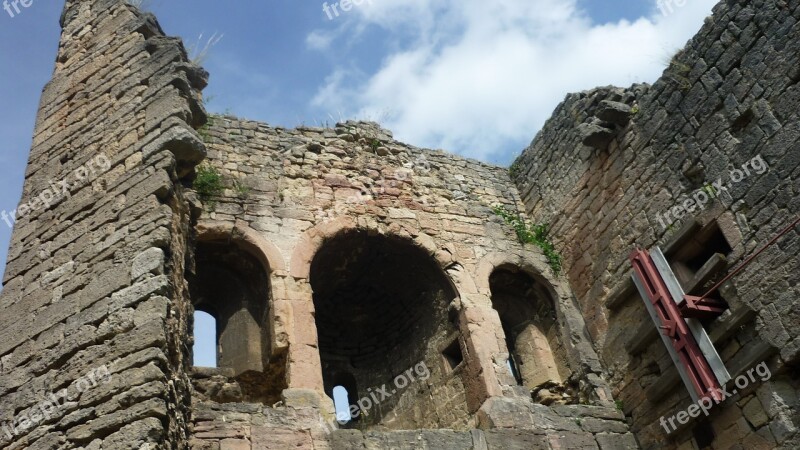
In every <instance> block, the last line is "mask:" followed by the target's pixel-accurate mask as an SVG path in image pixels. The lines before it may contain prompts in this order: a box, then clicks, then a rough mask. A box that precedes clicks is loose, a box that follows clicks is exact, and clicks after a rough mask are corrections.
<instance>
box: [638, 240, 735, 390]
mask: <svg viewBox="0 0 800 450" xmlns="http://www.w3.org/2000/svg"><path fill="white" fill-rule="evenodd" d="M630 259H631V263H632V264H633V275H632V277H633V281H634V284H635V285H636V287H637V289H638V290H639V293H640V294H641V296H642V299H643V300H644V303H645V306H646V307H647V310H648V313H649V314H650V317H651V318H652V319H653V322H654V324H655V326H656V327H658V328H659V329H660V330H661V333H660V335H661V338H662V340H663V341H664V344H665V346H666V348H667V351H668V352H669V354H670V356H671V357H672V360H673V363H674V364H675V366H676V368H677V369H678V373H679V374H680V376H681V379H682V380H683V383H684V385H686V388H687V390H688V391H689V394H690V395H691V397H692V400H693V401H695V402H696V401H699V400H700V399H701V398H705V397H711V398H713V399H714V400H722V398H721V396H722V394H721V392H720V390H719V389H720V387H721V386H722V385H724V384H725V383H726V382H727V381H728V380H730V375H729V374H728V371H727V370H726V369H725V365H724V364H723V362H722V360H721V358H720V357H719V355H718V354H717V352H716V350H715V349H714V345H713V343H712V342H711V340H710V339H709V338H708V335H707V334H706V332H705V330H704V329H703V326H702V324H700V322H699V321H698V320H697V319H694V318H686V316H684V315H683V314H682V313H681V308H682V307H683V309H687V307H686V306H682V305H684V304H686V305H688V304H689V301H687V300H686V299H685V297H686V296H685V294H684V292H683V289H682V288H681V286H680V284H679V283H678V280H677V278H676V277H675V275H674V274H673V273H672V270H671V269H670V267H669V264H668V263H667V260H666V258H664V255H663V254H662V253H661V250H660V249H659V248H655V249H654V250H653V251H652V252H651V253H650V254H648V253H647V252H645V251H644V250H639V249H637V250H635V251H634V252H633V253H631V255H630ZM692 301H694V300H692ZM704 306H705V305H704ZM714 306H716V305H714Z"/></svg>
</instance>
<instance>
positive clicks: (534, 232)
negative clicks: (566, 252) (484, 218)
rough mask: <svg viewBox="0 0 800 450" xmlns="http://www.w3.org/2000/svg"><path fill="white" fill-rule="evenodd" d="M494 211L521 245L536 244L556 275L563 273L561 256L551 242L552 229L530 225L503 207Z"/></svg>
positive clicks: (494, 208) (541, 225)
mask: <svg viewBox="0 0 800 450" xmlns="http://www.w3.org/2000/svg"><path fill="white" fill-rule="evenodd" d="M492 211H494V213H495V214H497V215H498V216H499V217H501V218H502V219H503V220H504V221H505V222H506V223H507V224H508V225H511V227H512V228H514V231H515V232H516V233H517V238H518V239H519V241H520V242H521V243H523V244H534V245H536V246H537V247H539V248H540V249H542V252H543V253H544V256H545V257H546V258H547V262H548V264H550V268H551V269H553V273H554V274H555V275H559V274H560V273H561V255H560V254H559V253H558V252H557V251H556V249H555V246H554V245H553V242H552V241H551V240H550V235H549V234H550V229H549V227H548V225H547V224H528V223H526V222H525V219H524V218H523V217H522V216H521V215H520V214H517V213H513V212H510V211H508V210H507V209H505V208H503V207H502V206H494V207H493V208H492Z"/></svg>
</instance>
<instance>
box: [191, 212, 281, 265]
mask: <svg viewBox="0 0 800 450" xmlns="http://www.w3.org/2000/svg"><path fill="white" fill-rule="evenodd" d="M197 239H198V241H206V242H207V241H219V240H231V241H232V243H234V244H236V245H238V246H240V247H241V248H242V249H243V250H245V251H247V252H248V253H250V254H251V255H253V256H255V257H256V258H257V259H258V260H259V261H260V262H261V264H263V265H264V268H265V269H267V270H268V272H271V273H275V272H285V271H286V269H287V267H286V261H285V260H284V258H283V255H281V252H280V250H278V247H276V246H275V245H274V244H273V243H272V242H269V241H268V240H266V239H264V238H263V237H262V236H261V235H260V234H259V233H258V232H257V231H256V230H254V229H252V228H250V227H248V226H247V225H243V224H240V223H236V224H233V223H230V222H213V221H201V222H200V223H198V224H197Z"/></svg>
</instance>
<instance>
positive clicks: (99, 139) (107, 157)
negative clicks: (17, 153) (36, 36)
mask: <svg viewBox="0 0 800 450" xmlns="http://www.w3.org/2000/svg"><path fill="white" fill-rule="evenodd" d="M61 26H62V27H63V34H62V38H61V42H60V44H59V50H58V57H57V60H56V68H55V72H54V74H53V79H52V81H50V83H48V85H47V86H46V87H45V88H44V92H43V94H42V99H41V104H40V109H39V114H38V117H37V121H36V129H35V135H34V138H33V145H32V148H31V153H30V157H29V162H28V168H27V172H26V179H25V185H24V189H23V195H22V202H21V205H30V207H28V206H20V208H19V211H18V217H20V218H19V219H18V221H17V223H16V225H15V227H14V232H13V236H12V242H11V249H10V250H9V257H8V265H7V267H6V271H5V276H4V278H3V283H4V289H3V292H2V296H1V297H0V309H2V315H0V399H2V401H0V430H2V432H0V447H2V448H4V449H45V448H47V449H49V448H91V449H99V448H115V449H124V448H131V449H133V448H136V449H138V448H144V447H142V446H143V445H144V444H145V443H150V444H156V443H159V444H160V446H159V448H179V447H181V444H180V443H181V442H185V441H186V439H187V431H186V423H187V421H188V417H189V410H188V408H187V406H188V404H187V403H185V402H183V401H181V400H180V399H181V398H185V397H186V395H187V392H189V390H190V387H189V380H188V377H186V375H185V370H184V366H185V365H186V360H185V355H186V345H185V343H183V342H180V341H178V340H177V338H178V336H180V335H181V333H185V330H186V321H185V320H186V313H187V308H186V304H187V302H186V301H184V300H182V298H184V297H185V293H184V291H183V263H184V262H183V259H184V253H185V249H186V244H185V243H186V236H187V235H188V228H189V223H188V221H189V215H188V214H187V211H188V209H187V205H186V202H185V201H184V193H183V192H184V189H183V187H182V185H181V178H182V177H185V176H186V174H187V173H190V172H191V169H192V167H193V166H194V164H196V163H197V162H198V161H200V160H201V159H202V158H203V156H204V153H205V149H204V146H203V143H202V141H201V140H200V138H199V136H198V135H197V134H196V133H195V132H194V130H193V127H195V126H199V125H202V124H203V123H204V122H205V119H206V116H205V113H204V111H203V107H202V105H201V103H200V102H199V94H198V90H199V89H201V88H203V87H204V86H205V79H206V75H207V74H206V73H205V72H203V71H202V70H201V69H199V68H197V67H194V66H192V65H191V64H189V63H188V62H187V61H188V59H187V57H186V53H185V51H184V49H183V46H182V44H181V43H180V41H179V40H176V39H173V38H168V37H165V36H164V34H163V32H162V31H161V29H160V27H159V26H158V24H157V23H156V22H155V20H154V18H153V17H152V16H150V15H147V14H142V13H140V12H138V11H137V10H135V9H134V8H133V7H130V6H128V5H126V4H125V3H123V2H121V1H110V0H92V1H71V0H70V1H67V2H66V6H65V8H64V13H63V16H62V19H61Z"/></svg>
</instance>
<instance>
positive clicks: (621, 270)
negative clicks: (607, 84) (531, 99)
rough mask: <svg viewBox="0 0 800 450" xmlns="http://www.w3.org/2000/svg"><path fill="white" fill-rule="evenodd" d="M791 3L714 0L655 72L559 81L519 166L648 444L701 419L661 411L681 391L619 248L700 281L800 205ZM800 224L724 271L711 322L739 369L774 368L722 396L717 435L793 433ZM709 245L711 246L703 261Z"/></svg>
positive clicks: (683, 434) (776, 438)
mask: <svg viewBox="0 0 800 450" xmlns="http://www.w3.org/2000/svg"><path fill="white" fill-rule="evenodd" d="M798 18H800V5H798V4H797V3H796V2H784V1H778V0H760V1H750V2H744V1H723V2H721V3H720V4H718V5H717V6H716V7H715V9H714V14H713V16H712V17H711V18H709V19H708V20H707V21H706V24H705V25H704V26H703V28H702V29H701V30H700V32H699V33H698V34H697V35H696V36H695V37H694V38H693V39H692V40H691V41H689V43H688V44H687V46H686V48H685V49H683V50H682V51H681V52H680V53H678V54H677V55H676V56H675V57H674V59H673V60H672V62H671V64H670V66H669V67H668V68H667V70H666V71H665V72H664V75H663V76H662V78H660V79H659V80H658V81H657V82H656V83H655V84H653V85H652V86H646V85H639V86H633V87H632V88H630V89H617V88H600V89H597V90H594V91H589V92H583V93H579V94H572V95H569V96H567V98H566V99H565V101H564V102H563V103H562V104H561V105H559V107H558V108H557V109H556V111H555V112H554V115H553V117H552V118H551V119H550V120H549V122H548V123H547V124H546V126H545V127H544V129H543V130H542V131H541V132H540V133H539V134H538V135H537V137H536V139H535V140H534V141H533V143H532V144H531V146H530V147H529V148H528V149H527V150H525V152H524V153H523V155H522V156H521V157H520V158H519V159H518V160H517V162H516V163H515V165H514V166H513V172H514V173H515V180H516V182H517V185H518V186H519V189H520V194H521V196H522V199H523V201H524V203H525V206H526V210H527V211H528V212H529V213H530V215H531V217H532V218H533V220H534V221H537V222H549V223H551V224H552V229H553V234H554V237H555V238H556V241H557V247H558V248H559V249H560V250H561V251H562V252H563V254H564V257H565V268H566V272H567V274H568V278H569V282H570V286H571V287H572V289H573V291H574V293H575V295H576V296H577V297H578V301H579V304H580V309H581V311H582V313H583V315H584V317H585V318H586V321H587V327H588V329H589V331H590V333H591V336H592V339H593V341H594V343H595V344H596V346H597V349H598V352H599V353H600V355H601V359H602V360H603V365H604V366H605V367H606V368H607V369H608V370H609V371H610V374H611V375H612V377H611V384H612V385H613V386H614V390H615V395H616V396H617V398H618V399H620V400H621V401H622V402H623V403H624V409H625V412H626V414H628V415H629V416H631V417H632V420H633V426H632V429H633V431H634V432H635V433H636V434H637V437H638V438H639V441H640V443H641V444H642V445H643V447H645V448H664V447H665V446H666V447H671V448H692V447H691V442H690V441H691V440H692V433H691V432H692V430H696V431H698V433H699V434H703V433H702V432H701V431H702V430H701V429H702V426H703V425H704V423H703V422H702V421H701V420H692V421H691V422H690V423H689V424H688V425H686V426H683V427H681V430H679V431H677V432H674V433H672V434H668V433H667V432H666V431H665V430H664V428H662V426H661V425H660V424H659V418H660V417H661V416H662V415H667V416H672V415H674V414H676V413H677V412H678V411H679V410H682V409H685V408H686V407H687V406H688V405H689V401H690V400H689V398H688V394H687V393H686V390H685V389H684V387H683V384H682V383H681V381H680V379H679V378H678V377H677V374H676V371H675V369H674V367H673V364H672V362H671V360H670V358H669V356H668V355H667V352H666V351H665V348H664V344H663V343H662V342H661V341H660V340H659V339H658V338H657V334H656V332H655V328H654V327H653V326H652V324H651V320H650V318H649V316H648V315H647V312H646V311H645V309H644V306H643V304H642V301H641V300H640V299H639V296H638V294H637V293H636V292H635V290H634V288H633V286H632V283H630V273H631V270H630V262H629V261H628V255H629V253H630V252H631V251H632V250H633V249H634V247H637V246H638V247H641V248H647V249H649V248H651V247H653V246H655V245H660V246H661V247H662V249H665V252H666V253H667V256H668V258H669V259H670V260H671V262H672V266H673V269H674V270H675V271H676V273H677V274H678V277H679V279H681V281H682V284H683V286H684V288H685V289H686V290H687V291H691V292H692V293H694V294H703V293H704V288H708V286H709V285H710V284H711V283H712V282H713V281H714V280H718V279H719V278H720V276H721V275H722V274H724V273H725V272H727V270H730V269H731V268H733V267H734V266H736V265H737V263H739V262H741V261H742V259H743V258H745V257H746V256H748V255H750V254H752V253H753V252H754V251H755V250H756V249H757V248H759V247H760V246H761V245H762V244H765V243H767V242H768V241H769V240H770V239H771V238H772V237H773V236H775V235H776V234H777V233H778V231H779V230H780V229H782V228H783V227H784V226H786V225H788V224H789V223H790V222H792V221H794V220H795V219H796V218H797V214H798V211H800V195H799V194H800V146H798V138H800V135H799V134H798V129H800V120H798V115H797V105H798V104H799V103H798V101H799V100H800V88H799V87H798V85H797V82H798V80H800V71H798V67H800V66H798V61H800V39H798V38H800V26H798V25H797V20H798ZM762 162H763V164H762ZM765 167H768V169H765ZM703 194H705V196H706V197H707V198H708V201H707V203H706V204H704V205H700V204H699V203H698V202H701V201H702V200H703ZM687 199H693V200H694V201H693V202H692V201H688V202H687ZM673 222H674V223H673ZM717 230H718V231H717ZM798 233H799V232H798V230H797V229H795V230H794V231H792V232H790V233H789V234H788V235H787V236H785V237H784V238H783V239H782V240H781V241H779V243H778V244H777V245H775V246H772V247H771V248H770V249H769V250H767V251H766V252H765V253H764V254H762V255H761V256H760V257H759V258H758V259H757V260H755V261H754V262H753V263H752V264H750V265H749V266H747V268H746V269H745V270H744V271H743V272H742V273H740V274H739V275H737V276H736V277H735V278H734V279H733V280H732V281H731V282H730V283H729V284H727V285H726V286H724V287H723V288H722V289H721V290H720V292H719V295H720V296H721V297H722V298H724V299H725V300H726V301H727V302H728V303H729V305H730V310H729V311H728V312H726V313H725V314H724V315H723V316H722V317H720V318H719V319H716V320H715V321H712V322H711V323H707V324H706V329H707V330H708V332H709V335H710V338H711V339H712V341H714V343H715V346H716V348H717V350H718V351H719V353H720V355H721V356H722V358H723V360H724V361H725V363H726V366H727V367H728V369H729V371H730V372H731V375H732V376H733V377H734V378H735V377H736V376H737V375H738V374H740V373H742V372H745V371H746V370H748V369H750V368H752V367H754V366H756V365H757V364H759V363H761V362H764V361H766V362H767V363H768V364H769V368H770V370H771V374H772V375H771V377H770V378H769V380H768V381H762V380H761V379H760V378H757V380H756V382H752V383H750V386H748V387H747V389H741V390H739V392H738V394H737V395H735V396H734V398H732V399H730V400H728V401H727V402H726V403H724V404H723V405H721V406H719V407H717V408H715V410H714V411H713V412H712V414H711V417H710V426H711V430H712V431H713V434H714V435H715V436H716V437H715V438H714V441H713V444H712V448H715V449H716V448H719V449H727V448H734V447H735V446H736V445H737V444H738V445H741V446H742V447H744V448H797V447H798V446H799V445H800V443H798V434H797V426H798V424H799V423H798V419H797V415H796V411H797V408H798V387H800V386H798V384H797V382H796V381H792V380H793V379H796V373H794V374H793V372H792V371H793V369H792V367H796V366H797V363H798V349H800V335H798V333H799V331H798V330H800V327H799V326H798V325H800V317H798V315H797V308H796V304H797V301H798V294H799V293H800V292H798V288H797V281H798V273H800V271H799V270H798V265H799V262H798V258H797V254H798V249H800V239H798V237H799V234H798ZM709 236H716V237H715V238H713V239H706V238H708V237H709ZM720 236H722V237H723V238H724V242H723V241H720ZM704 252H708V253H709V254H712V257H711V259H709V261H708V263H706V264H701V263H702V262H703V261H701V259H703V260H704V259H705V257H706V256H709V255H707V254H705V253H704ZM713 253H719V254H720V255H721V258H720V257H718V256H713ZM682 255H683V256H684V257H682ZM701 256H702V258H701ZM700 265H702V267H701V268H698V267H699V266H700ZM687 268H688V269H687ZM715 271H716V272H717V273H716V274H714V272H715ZM683 274H686V276H683ZM793 375H795V376H794V378H793ZM734 389H735V387H734ZM701 417H702V415H701ZM697 427H700V428H697Z"/></svg>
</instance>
